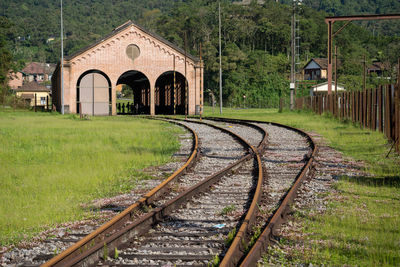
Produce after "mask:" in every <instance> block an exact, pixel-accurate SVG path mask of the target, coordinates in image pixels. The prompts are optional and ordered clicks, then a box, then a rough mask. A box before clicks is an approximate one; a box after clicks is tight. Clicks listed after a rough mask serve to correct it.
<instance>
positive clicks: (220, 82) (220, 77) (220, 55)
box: [218, 1, 222, 114]
mask: <svg viewBox="0 0 400 267" xmlns="http://www.w3.org/2000/svg"><path fill="white" fill-rule="evenodd" d="M218 18H219V113H220V114H222V48H221V1H219V2H218Z"/></svg>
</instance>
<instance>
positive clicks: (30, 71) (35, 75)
mask: <svg viewBox="0 0 400 267" xmlns="http://www.w3.org/2000/svg"><path fill="white" fill-rule="evenodd" d="M55 68H56V64H51V63H39V62H31V63H29V64H28V65H26V67H25V68H23V69H22V71H21V72H22V75H23V81H24V82H33V81H35V82H38V83H41V82H46V81H50V80H51V76H52V75H53V72H54V70H55Z"/></svg>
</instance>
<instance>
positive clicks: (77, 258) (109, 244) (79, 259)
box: [43, 121, 266, 266]
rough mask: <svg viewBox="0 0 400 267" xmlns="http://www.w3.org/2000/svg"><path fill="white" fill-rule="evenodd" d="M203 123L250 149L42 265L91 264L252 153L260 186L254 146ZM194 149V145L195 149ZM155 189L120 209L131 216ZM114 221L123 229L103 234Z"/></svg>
mask: <svg viewBox="0 0 400 267" xmlns="http://www.w3.org/2000/svg"><path fill="white" fill-rule="evenodd" d="M191 122H194V121H191ZM196 123H199V124H206V123H204V122H196ZM206 125H209V126H211V127H214V128H216V129H219V130H222V131H224V132H226V133H228V134H230V135H231V136H233V137H234V138H236V139H237V140H239V141H240V142H241V143H242V144H243V145H244V146H245V147H248V148H250V149H251V153H248V154H247V155H246V156H243V157H242V158H241V159H239V160H237V161H236V162H234V163H233V164H231V165H230V166H228V167H226V168H224V169H223V170H221V171H219V172H217V173H215V174H213V175H211V176H209V177H208V178H206V179H205V180H203V181H201V182H200V183H198V184H196V185H194V186H192V187H190V188H189V189H188V190H186V191H185V192H183V193H181V194H179V195H178V196H177V197H175V198H174V199H171V200H169V201H168V202H167V203H165V204H164V205H162V206H160V207H157V208H155V209H154V210H152V211H150V212H149V213H147V214H146V215H144V216H143V217H141V218H140V219H139V220H137V221H135V222H131V221H130V220H129V219H128V220H124V221H123V222H120V221H119V219H118V218H120V217H122V215H121V214H120V216H116V217H118V218H117V219H116V217H115V218H114V219H113V220H111V221H110V222H108V223H107V224H106V226H107V228H105V227H101V228H99V229H98V230H96V231H95V232H93V233H91V234H90V235H88V236H87V237H86V238H84V239H83V240H81V241H80V242H78V243H77V244H75V245H74V246H73V247H71V248H70V249H68V250H66V251H65V252H63V253H62V254H60V255H59V256H57V257H55V258H53V259H52V260H50V261H49V262H47V263H45V264H44V265H43V266H91V265H94V264H95V263H96V261H97V260H98V259H99V258H100V257H101V256H102V255H103V253H104V247H106V248H107V251H108V252H109V254H110V255H111V253H112V252H113V251H114V249H115V248H117V247H119V246H120V245H122V244H124V243H126V242H127V241H128V240H129V239H131V238H132V237H134V236H137V235H140V234H142V233H144V232H146V231H148V230H149V229H150V228H151V227H152V225H154V224H155V223H157V222H159V221H160V220H162V218H163V217H164V216H166V215H168V214H170V213H171V212H172V211H173V210H175V209H176V208H179V207H180V206H181V205H183V204H185V203H186V202H187V199H189V198H191V197H192V196H194V195H195V194H197V193H200V192H203V191H204V190H205V189H207V188H209V187H210V186H211V185H212V184H214V183H215V182H217V181H218V179H219V178H221V177H223V176H224V175H226V174H227V173H229V171H230V170H231V169H232V168H235V167H237V166H239V165H240V164H242V163H243V162H246V161H248V160H250V159H251V158H253V156H254V155H256V156H258V160H257V162H258V165H259V166H258V169H259V181H258V187H260V185H262V179H263V175H262V174H263V169H262V165H261V160H260V158H259V155H258V151H257V149H255V148H254V147H252V146H251V145H250V144H248V142H247V141H246V140H244V139H242V138H241V137H240V136H238V135H236V134H235V133H233V132H231V131H229V130H227V129H224V128H221V127H218V126H215V125H212V124H206ZM253 127H254V126H253ZM265 141H266V133H265V131H264V138H263V141H262V142H260V145H259V147H260V148H262V147H264V145H265V144H264V142H265ZM196 144H198V141H197V136H196ZM197 149H198V147H197ZM197 149H195V151H196V150H197ZM191 158H192V157H191ZM260 178H261V180H260ZM167 180H172V179H169V178H168V179H167ZM167 180H166V181H165V182H164V183H165V185H166V184H167V183H169V182H170V181H168V182H167ZM164 183H163V184H164ZM160 186H161V185H160ZM155 191H157V190H152V191H151V192H149V193H148V194H146V196H147V198H146V197H144V198H142V199H141V200H139V202H138V203H136V204H134V205H132V206H131V207H130V208H128V210H129V211H124V212H123V213H127V214H128V215H129V218H130V214H131V213H132V208H134V210H137V209H138V208H139V206H140V205H141V204H144V203H146V201H145V199H150V196H148V195H152V196H153V195H155V194H156V192H155ZM258 191H260V190H258ZM257 197H258V198H260V194H258V195H257ZM252 206H253V205H252ZM253 209H255V208H254V207H253ZM246 218H247V216H246ZM243 223H244V224H248V221H246V220H245V221H244V222H243ZM113 225H118V227H119V228H122V229H120V230H119V231H117V232H115V233H111V232H110V231H108V232H107V233H109V235H107V234H104V231H105V229H108V228H112V229H115V227H114V226H113ZM104 228H105V229H104ZM246 228H247V227H246ZM98 233H100V234H101V233H103V234H102V236H101V238H97V236H96V235H98ZM89 242H90V243H94V244H93V245H92V246H88V244H89ZM81 249H83V250H84V251H83V252H82V253H77V252H78V251H79V250H81Z"/></svg>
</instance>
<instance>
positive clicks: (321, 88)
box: [310, 82, 345, 96]
mask: <svg viewBox="0 0 400 267" xmlns="http://www.w3.org/2000/svg"><path fill="white" fill-rule="evenodd" d="M337 91H338V92H344V91H345V89H344V86H343V85H342V84H339V83H338V86H337ZM327 92H328V82H324V83H320V84H316V85H314V86H312V87H311V90H310V95H311V96H314V95H316V94H318V93H327ZM332 92H333V93H334V92H335V82H332Z"/></svg>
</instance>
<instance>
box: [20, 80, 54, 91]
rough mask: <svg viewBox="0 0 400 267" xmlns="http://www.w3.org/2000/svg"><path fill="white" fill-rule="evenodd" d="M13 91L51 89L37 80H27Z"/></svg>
mask: <svg viewBox="0 0 400 267" xmlns="http://www.w3.org/2000/svg"><path fill="white" fill-rule="evenodd" d="M15 92H51V90H50V89H48V88H47V87H46V86H44V85H41V84H39V83H37V82H29V83H25V84H24V85H22V86H21V88H18V89H16V90H15Z"/></svg>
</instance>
